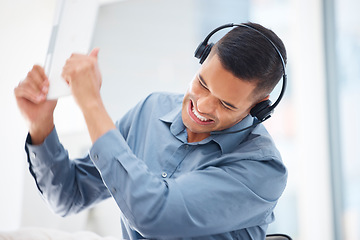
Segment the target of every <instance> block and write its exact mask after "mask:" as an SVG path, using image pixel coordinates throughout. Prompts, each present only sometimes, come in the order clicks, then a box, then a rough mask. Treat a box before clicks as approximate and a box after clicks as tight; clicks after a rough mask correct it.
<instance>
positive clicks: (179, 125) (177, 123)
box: [160, 105, 185, 136]
mask: <svg viewBox="0 0 360 240" xmlns="http://www.w3.org/2000/svg"><path fill="white" fill-rule="evenodd" d="M160 120H161V121H163V122H166V123H170V131H171V133H172V134H174V136H176V135H178V134H179V133H181V132H182V131H184V129H185V125H184V123H183V121H182V117H181V105H180V106H179V107H176V108H174V109H173V110H171V111H170V112H168V113H167V114H165V115H164V116H162V117H160Z"/></svg>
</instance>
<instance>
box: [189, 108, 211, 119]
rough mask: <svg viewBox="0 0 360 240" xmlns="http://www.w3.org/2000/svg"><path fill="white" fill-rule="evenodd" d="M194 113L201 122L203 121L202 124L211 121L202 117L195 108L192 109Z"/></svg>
mask: <svg viewBox="0 0 360 240" xmlns="http://www.w3.org/2000/svg"><path fill="white" fill-rule="evenodd" d="M192 112H193V113H194V115H195V116H196V117H197V118H198V119H199V120H200V121H202V122H206V121H208V120H209V119H207V118H206V117H203V116H201V115H200V113H198V112H197V111H196V110H195V108H194V107H193V109H192Z"/></svg>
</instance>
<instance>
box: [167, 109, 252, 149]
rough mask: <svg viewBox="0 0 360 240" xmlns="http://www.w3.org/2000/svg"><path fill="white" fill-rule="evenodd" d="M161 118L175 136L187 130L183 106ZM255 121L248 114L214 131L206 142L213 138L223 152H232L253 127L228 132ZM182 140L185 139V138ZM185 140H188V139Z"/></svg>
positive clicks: (247, 125)
mask: <svg viewBox="0 0 360 240" xmlns="http://www.w3.org/2000/svg"><path fill="white" fill-rule="evenodd" d="M160 120H161V121H163V122H166V123H169V124H170V131H171V133H172V134H173V135H174V136H179V135H180V134H181V133H183V132H184V130H185V126H184V123H183V121H182V117H181V106H180V107H176V108H174V109H173V110H172V111H170V112H168V113H167V114H165V115H164V116H162V117H160ZM254 121H255V120H254V118H253V117H251V116H250V115H248V116H246V117H245V118H244V119H243V120H241V121H240V122H238V123H237V124H235V125H234V126H232V127H230V128H227V129H225V130H222V131H219V132H217V133H219V134H215V133H214V132H212V133H211V136H210V137H209V138H208V139H207V140H208V141H205V142H209V141H211V140H213V141H214V142H216V143H217V144H218V145H219V146H220V148H221V151H222V153H223V154H226V153H231V152H232V151H233V150H234V149H235V148H236V147H237V146H238V145H239V144H240V143H241V142H242V141H243V140H244V139H245V138H246V137H247V136H248V135H249V133H250V132H251V131H252V128H249V129H246V130H244V131H241V132H237V133H229V134H226V133H227V132H233V131H237V130H241V129H243V128H247V127H249V126H251V125H252V124H254ZM181 138H183V137H181ZM181 140H183V141H184V139H181ZM184 142H186V139H185V141H184Z"/></svg>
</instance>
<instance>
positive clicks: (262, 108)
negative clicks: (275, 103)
mask: <svg viewBox="0 0 360 240" xmlns="http://www.w3.org/2000/svg"><path fill="white" fill-rule="evenodd" d="M273 112H274V110H273V109H272V108H271V101H270V100H269V99H267V100H265V101H262V102H259V103H258V104H256V105H255V106H254V107H253V108H252V109H251V110H250V114H251V116H253V117H256V118H257V119H258V120H259V121H260V122H263V121H265V120H266V119H268V118H270V117H271V114H272V113H273Z"/></svg>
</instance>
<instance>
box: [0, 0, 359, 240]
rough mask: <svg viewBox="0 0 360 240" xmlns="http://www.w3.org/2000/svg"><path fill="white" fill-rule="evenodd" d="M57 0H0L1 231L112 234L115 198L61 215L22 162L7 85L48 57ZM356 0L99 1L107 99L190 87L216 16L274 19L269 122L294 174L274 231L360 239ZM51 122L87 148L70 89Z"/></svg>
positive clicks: (303, 238)
mask: <svg viewBox="0 0 360 240" xmlns="http://www.w3.org/2000/svg"><path fill="white" fill-rule="evenodd" d="M55 6H56V1H55V0H1V1H0V36H1V37H0V78H1V79H0V110H1V118H0V121H1V122H0V133H1V137H0V150H1V158H0V192H1V198H0V231H7V230H15V229H19V228H21V227H30V226H31V227H46V228H56V229H61V230H66V231H79V230H91V231H94V232H96V233H98V234H100V235H103V236H108V235H112V236H115V237H118V236H120V226H119V222H120V221H119V210H118V209H117V207H116V204H115V202H114V201H113V200H112V199H109V200H107V201H105V202H103V203H101V204H100V205H99V206H97V207H95V208H92V209H89V210H87V211H85V212H82V213H80V214H78V215H75V216H70V217H68V218H61V217H58V216H56V215H54V214H53V213H52V212H51V210H50V209H49V208H48V207H47V206H46V205H45V204H44V202H43V200H42V198H41V196H40V195H39V193H38V192H37V189H36V186H35V183H34V180H33V179H32V178H31V177H30V174H29V172H28V170H27V168H28V166H27V162H26V156H25V152H24V142H25V137H26V134H27V127H26V123H25V122H24V121H23V119H22V117H21V115H20V113H19V111H18V109H17V106H16V102H15V99H14V96H13V89H14V87H15V86H16V85H17V84H18V82H19V81H20V80H22V79H23V78H24V77H25V76H26V74H27V72H28V71H29V70H30V69H31V68H32V65H33V64H40V65H43V64H44V60H45V55H46V51H47V47H48V43H49V39H50V34H51V28H52V22H53V18H54V12H55ZM359 9H360V2H359V1H358V0H221V1H220V0H217V1H216V0H181V1H180V0H124V1H116V0H112V1H109V0H108V1H106V0H99V11H98V17H97V20H96V25H95V31H94V36H93V39H92V46H98V47H100V53H99V61H100V68H101V71H102V75H103V88H102V95H103V99H104V101H105V105H106V107H107V109H108V111H109V113H110V115H111V117H112V118H113V119H114V121H115V120H116V119H118V118H120V117H121V116H122V115H123V114H124V113H125V112H126V111H127V110H128V109H129V108H131V107H132V106H133V105H134V104H135V103H137V102H138V101H139V100H140V99H142V98H144V97H145V96H146V95H147V94H149V93H150V92H153V91H171V92H179V93H182V92H185V90H186V88H187V86H188V83H189V82H190V80H191V79H192V77H193V75H194V74H195V72H196V71H197V69H198V68H199V63H198V61H197V60H196V59H195V58H194V57H193V53H194V50H195V49H196V47H197V46H198V44H199V43H200V41H202V40H203V38H204V37H205V36H206V35H207V34H208V33H209V32H210V31H211V30H213V29H214V28H215V27H217V26H219V25H222V24H224V23H229V22H235V23H241V22H247V21H252V22H257V23H260V24H262V25H264V26H265V27H268V28H270V29H272V30H273V31H274V32H275V33H277V34H278V36H279V37H280V38H281V39H282V40H283V41H284V43H285V46H286V47H287V52H288V65H287V72H288V82H289V83H288V84H289V86H288V89H287V92H286V95H285V98H284V99H283V100H282V102H281V103H280V105H279V106H278V107H277V108H276V111H275V114H274V115H273V117H272V118H271V119H270V120H268V121H267V122H266V123H265V125H266V126H267V128H268V130H269V132H270V133H271V134H272V136H273V138H274V139H275V142H276V143H277V146H278V148H279V149H280V152H281V153H282V156H283V161H284V162H285V164H286V165H287V167H288V170H289V179H288V185H287V188H286V190H285V192H284V194H283V196H282V198H281V199H280V201H279V203H278V206H277V208H276V210H275V214H276V221H275V222H274V223H273V224H271V226H270V228H269V233H270V232H271V233H272V232H282V233H287V234H289V235H291V236H292V237H293V238H294V239H297V240H312V239H316V240H318V239H326V240H359V239H360V157H359V155H358V153H357V150H358V149H357V147H360V124H359V123H360V107H359V106H357V100H358V96H359V92H360V18H359V16H358V10H359ZM226 31H227V30H225V31H221V32H218V33H217V34H216V35H215V36H214V37H213V38H212V39H211V40H213V41H216V40H217V39H219V38H220V37H221V36H223V34H225V32H226ZM279 88H280V86H278V87H277V89H275V91H274V93H273V95H272V98H273V99H276V97H277V93H278V91H279V90H278V89H279ZM55 124H56V126H57V130H58V132H59V135H60V139H61V141H62V142H63V144H64V145H65V147H66V148H68V150H69V153H70V156H71V157H73V158H76V157H82V156H83V155H84V154H86V153H87V150H88V148H89V147H90V140H89V136H88V134H87V132H86V126H85V123H84V120H83V117H82V115H81V113H80V111H79V109H78V108H77V106H76V104H75V103H74V101H73V99H72V98H71V97H65V98H62V99H60V100H59V103H58V107H57V109H56V112H55Z"/></svg>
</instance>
